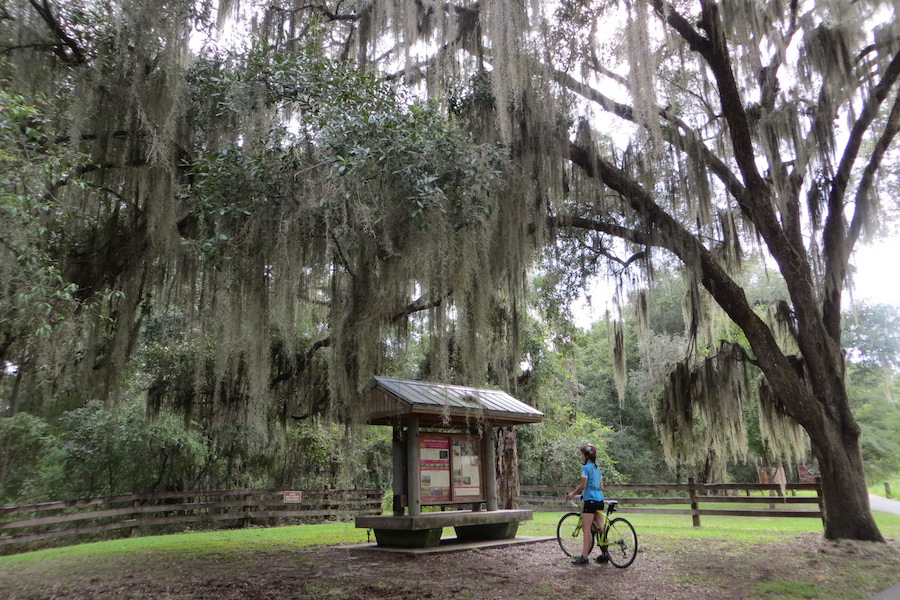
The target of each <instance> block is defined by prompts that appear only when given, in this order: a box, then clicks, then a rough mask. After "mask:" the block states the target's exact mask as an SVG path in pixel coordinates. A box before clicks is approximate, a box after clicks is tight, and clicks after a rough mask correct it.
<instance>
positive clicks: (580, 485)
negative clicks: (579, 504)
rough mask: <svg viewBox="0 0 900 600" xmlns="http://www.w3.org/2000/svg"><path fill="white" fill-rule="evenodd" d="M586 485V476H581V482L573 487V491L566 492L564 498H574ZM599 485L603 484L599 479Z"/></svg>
mask: <svg viewBox="0 0 900 600" xmlns="http://www.w3.org/2000/svg"><path fill="white" fill-rule="evenodd" d="M586 485H587V477H582V478H581V483H579V484H578V487H577V488H575V489H574V490H573V491H571V492H569V493H568V494H566V500H571V499H572V498H574V497H575V496H577V495H578V494H580V493H581V492H583V491H584V488H585V486H586ZM601 485H603V483H602V480H601Z"/></svg>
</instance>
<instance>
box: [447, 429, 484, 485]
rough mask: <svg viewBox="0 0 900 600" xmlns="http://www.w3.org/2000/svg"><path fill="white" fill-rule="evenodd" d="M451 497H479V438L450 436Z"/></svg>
mask: <svg viewBox="0 0 900 600" xmlns="http://www.w3.org/2000/svg"><path fill="white" fill-rule="evenodd" d="M451 443H452V445H453V499H454V500H460V499H463V498H480V497H481V456H480V454H481V453H480V452H479V449H480V448H481V440H479V439H478V438H457V437H455V438H452V439H451Z"/></svg>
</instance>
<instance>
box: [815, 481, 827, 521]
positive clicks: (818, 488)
mask: <svg viewBox="0 0 900 600" xmlns="http://www.w3.org/2000/svg"><path fill="white" fill-rule="evenodd" d="M816 497H817V498H818V499H819V516H820V517H822V528H823V529H824V528H825V503H824V502H823V500H822V477H821V476H820V475H816Z"/></svg>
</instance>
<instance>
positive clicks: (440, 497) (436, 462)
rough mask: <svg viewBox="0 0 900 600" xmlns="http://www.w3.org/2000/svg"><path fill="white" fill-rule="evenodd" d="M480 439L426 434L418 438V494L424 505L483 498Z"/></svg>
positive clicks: (471, 500)
mask: <svg viewBox="0 0 900 600" xmlns="http://www.w3.org/2000/svg"><path fill="white" fill-rule="evenodd" d="M482 463H483V460H482V456H481V439H480V438H477V437H472V436H466V435H448V434H436V433H425V434H422V435H421V436H420V438H419V473H420V490H419V494H420V497H421V500H422V504H444V503H453V502H473V501H476V500H483V499H484V491H483V485H482V475H481V465H482Z"/></svg>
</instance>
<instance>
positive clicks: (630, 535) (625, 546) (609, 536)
mask: <svg viewBox="0 0 900 600" xmlns="http://www.w3.org/2000/svg"><path fill="white" fill-rule="evenodd" d="M606 541H607V543H608V544H609V545H608V546H607V548H606V550H607V552H609V562H611V563H612V564H613V566H616V567H618V568H620V569H624V568H625V567H627V566H628V565H630V564H631V563H633V562H634V559H635V558H636V557H637V551H638V540H637V533H635V531H634V527H632V526H631V523H629V522H628V521H626V520H625V519H613V520H612V521H610V522H609V530H608V531H607V533H606Z"/></svg>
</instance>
